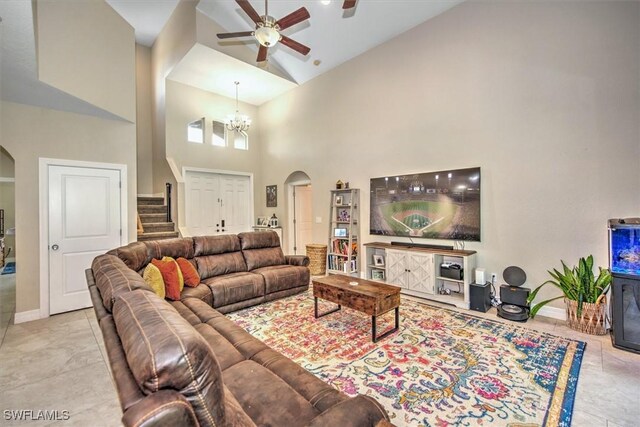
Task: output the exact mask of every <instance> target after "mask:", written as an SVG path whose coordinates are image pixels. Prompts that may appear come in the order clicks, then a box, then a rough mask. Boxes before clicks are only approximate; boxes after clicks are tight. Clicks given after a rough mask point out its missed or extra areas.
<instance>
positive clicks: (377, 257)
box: [373, 255, 384, 267]
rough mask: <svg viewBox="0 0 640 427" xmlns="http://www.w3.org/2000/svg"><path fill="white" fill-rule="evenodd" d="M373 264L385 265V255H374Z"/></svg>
mask: <svg viewBox="0 0 640 427" xmlns="http://www.w3.org/2000/svg"><path fill="white" fill-rule="evenodd" d="M373 265H375V266H376V267H382V266H384V257H383V256H382V255H374V256H373Z"/></svg>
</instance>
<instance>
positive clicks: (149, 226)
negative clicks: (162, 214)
mask: <svg viewBox="0 0 640 427" xmlns="http://www.w3.org/2000/svg"><path fill="white" fill-rule="evenodd" d="M158 231H175V226H174V225H173V223H172V222H148V223H146V224H144V232H145V233H155V232H158Z"/></svg>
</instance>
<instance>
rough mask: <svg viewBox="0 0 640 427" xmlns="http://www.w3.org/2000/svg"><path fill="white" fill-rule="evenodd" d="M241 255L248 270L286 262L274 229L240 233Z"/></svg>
mask: <svg viewBox="0 0 640 427" xmlns="http://www.w3.org/2000/svg"><path fill="white" fill-rule="evenodd" d="M238 237H239V238H240V246H241V247H242V255H243V256H244V260H245V261H246V263H247V269H248V270H249V271H252V270H255V269H256V268H261V267H268V266H271V265H282V264H286V262H285V258H284V254H283V253H282V248H280V239H279V238H278V234H276V232H274V231H260V232H251V233H240V234H238Z"/></svg>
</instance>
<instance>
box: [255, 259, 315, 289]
mask: <svg viewBox="0 0 640 427" xmlns="http://www.w3.org/2000/svg"><path fill="white" fill-rule="evenodd" d="M252 273H257V274H260V275H261V276H262V277H264V283H265V293H266V294H271V293H273V292H278V291H284V290H287V289H292V288H297V287H300V286H305V285H309V274H310V273H309V269H308V268H307V267H298V266H295V265H274V266H270V267H262V268H258V269H255V270H253V271H252Z"/></svg>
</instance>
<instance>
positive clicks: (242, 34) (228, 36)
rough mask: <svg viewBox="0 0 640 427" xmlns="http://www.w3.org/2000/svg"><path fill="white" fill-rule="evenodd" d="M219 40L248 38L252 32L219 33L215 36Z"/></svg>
mask: <svg viewBox="0 0 640 427" xmlns="http://www.w3.org/2000/svg"><path fill="white" fill-rule="evenodd" d="M216 35H217V36H218V38H219V39H232V38H234V37H249V36H252V35H253V31H240V32H238V33H219V34H216Z"/></svg>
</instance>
